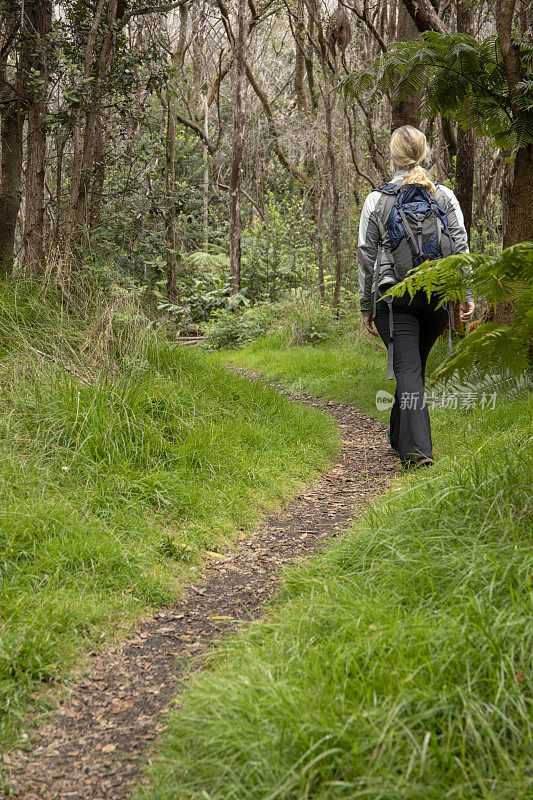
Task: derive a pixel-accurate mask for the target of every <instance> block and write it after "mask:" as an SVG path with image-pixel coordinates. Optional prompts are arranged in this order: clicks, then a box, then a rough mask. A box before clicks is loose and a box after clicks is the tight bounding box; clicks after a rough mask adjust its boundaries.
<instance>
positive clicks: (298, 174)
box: [245, 63, 309, 183]
mask: <svg viewBox="0 0 533 800" xmlns="http://www.w3.org/2000/svg"><path fill="white" fill-rule="evenodd" d="M245 66H246V77H247V78H248V81H249V82H250V86H251V87H252V89H253V90H254V92H255V93H256V95H257V97H258V98H259V100H260V101H261V105H262V106H263V109H264V112H265V114H266V118H267V120H268V127H269V130H270V135H271V136H272V138H273V140H274V145H273V149H274V152H275V154H276V155H277V157H278V159H279V161H280V163H281V164H283V166H284V167H285V168H286V169H287V170H288V171H289V172H290V173H291V175H294V177H295V178H298V180H300V181H303V182H304V183H307V182H308V181H309V177H308V176H307V175H306V174H305V173H304V172H302V170H300V169H298V167H296V166H295V165H294V164H293V163H292V162H291V161H289V159H288V158H287V156H286V155H285V152H284V151H283V149H282V148H281V146H280V144H279V132H278V129H277V126H276V121H275V119H274V113H273V111H272V109H271V107H270V103H269V102H268V97H267V96H266V94H265V92H264V91H263V89H262V88H261V86H260V85H259V83H258V82H257V80H256V77H255V75H254V74H253V72H252V70H251V68H250V65H249V64H248V63H247V64H246V65H245Z"/></svg>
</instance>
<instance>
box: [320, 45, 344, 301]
mask: <svg viewBox="0 0 533 800" xmlns="http://www.w3.org/2000/svg"><path fill="white" fill-rule="evenodd" d="M323 67H324V113H325V117H326V156H327V160H328V163H329V177H330V191H331V243H332V246H333V255H334V258H335V288H334V290H333V306H334V308H337V307H338V305H339V303H340V296H341V286H342V275H343V263H342V236H341V220H340V214H341V211H340V192H339V177H338V171H337V157H336V154H335V143H334V141H333V119H332V110H333V102H332V97H331V82H330V77H329V73H328V65H327V59H324V63H323Z"/></svg>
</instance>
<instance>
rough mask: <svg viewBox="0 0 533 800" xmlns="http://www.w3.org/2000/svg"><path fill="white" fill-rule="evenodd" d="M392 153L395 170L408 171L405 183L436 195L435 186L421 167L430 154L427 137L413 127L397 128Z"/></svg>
mask: <svg viewBox="0 0 533 800" xmlns="http://www.w3.org/2000/svg"><path fill="white" fill-rule="evenodd" d="M390 152H391V158H392V163H393V164H394V167H395V169H404V170H406V174H405V177H404V179H403V183H418V184H420V186H423V187H424V189H427V190H428V191H429V192H431V194H435V192H436V188H435V184H434V183H433V181H432V180H431V178H430V177H429V175H428V174H427V172H426V170H425V169H424V168H423V167H421V166H420V162H421V161H423V160H424V159H425V158H426V156H427V152H428V147H427V141H426V137H425V135H424V134H423V133H422V131H419V130H418V128H414V127H413V126H412V125H402V126H401V127H400V128H396V130H395V131H394V132H393V134H392V136H391V140H390Z"/></svg>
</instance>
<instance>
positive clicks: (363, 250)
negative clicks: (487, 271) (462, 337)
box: [357, 172, 474, 317]
mask: <svg viewBox="0 0 533 800" xmlns="http://www.w3.org/2000/svg"><path fill="white" fill-rule="evenodd" d="M404 175H405V172H397V173H396V175H395V176H394V178H393V179H392V181H391V183H398V184H401V183H402V182H403V177H404ZM384 198H385V195H383V194H382V193H381V192H378V191H373V192H370V194H369V195H368V197H367V198H366V200H365V202H364V205H363V208H362V210H361V219H360V222H359V243H358V248H357V256H358V262H359V296H360V302H361V312H362V314H363V316H365V317H368V316H370V315H371V313H372V279H373V277H374V266H375V263H376V257H377V252H378V245H379V242H380V238H381V240H383V238H384V236H383V233H384V220H383V219H382V217H381V212H382V206H383V199H384ZM437 201H438V203H439V205H440V206H441V207H442V209H443V210H444V211H445V212H446V216H447V217H448V228H449V230H450V234H451V237H452V239H453V244H454V249H455V252H456V253H468V252H469V250H468V237H467V235H466V230H465V225H464V217H463V212H462V211H461V207H460V205H459V202H458V200H457V198H456V196H455V194H454V193H453V192H452V190H451V189H448V187H447V186H441V185H439V186H437ZM380 230H381V237H380ZM383 244H384V246H385V248H386V247H387V242H386V241H384V242H383ZM469 271H470V270H469V269H464V270H463V274H468V272H469ZM473 299H474V298H473V295H472V292H471V291H470V289H469V288H467V290H466V300H473Z"/></svg>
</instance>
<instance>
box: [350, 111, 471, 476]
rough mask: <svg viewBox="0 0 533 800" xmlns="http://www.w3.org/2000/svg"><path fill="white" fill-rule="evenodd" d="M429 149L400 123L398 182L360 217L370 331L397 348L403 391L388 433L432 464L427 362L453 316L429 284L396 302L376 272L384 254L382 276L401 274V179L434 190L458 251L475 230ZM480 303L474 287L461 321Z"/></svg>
mask: <svg viewBox="0 0 533 800" xmlns="http://www.w3.org/2000/svg"><path fill="white" fill-rule="evenodd" d="M427 152H428V151H427V143H426V137H425V136H424V134H423V133H422V131H419V130H418V129H417V128H413V127H412V126H411V125H404V126H402V127H401V128H397V129H396V130H395V131H394V133H393V134H392V137H391V141H390V153H391V159H392V164H393V167H394V169H395V171H396V174H395V175H394V177H393V179H392V181H391V183H390V184H387V186H386V187H382V189H383V190H385V191H382V190H375V191H373V192H371V193H370V194H369V195H368V197H367V198H366V200H365V203H364V205H363V209H362V212H361V221H360V225H359V247H358V257H359V290H360V295H361V312H362V314H363V322H364V324H365V327H366V329H367V331H368V332H369V333H370V334H372V336H378V335H379V336H380V337H381V338H382V340H383V342H384V343H385V345H386V346H387V347H388V348H389V354H390V360H391V367H390V372H391V374H390V376H389V377H392V371H394V376H395V378H396V393H395V396H394V403H393V406H392V410H391V416H390V427H389V430H388V432H387V438H388V440H389V443H390V445H391V447H393V448H394V449H395V450H397V451H398V453H399V455H400V458H401V461H402V464H403V465H404V466H406V467H421V466H428V465H430V464H432V463H433V452H432V445H431V429H430V423H429V411H428V408H427V404H426V402H425V397H424V381H425V369H426V361H427V357H428V355H429V352H430V350H431V348H432V347H433V345H434V343H435V341H436V340H437V338H438V337H439V336H440V335H441V333H443V331H444V330H445V328H446V325H447V324H448V320H449V317H448V311H447V310H446V308H445V307H444V306H442V307H441V308H437V307H436V306H437V305H438V302H439V298H438V297H436V296H435V295H431V298H430V300H429V301H428V299H427V295H426V293H425V292H424V291H422V290H419V291H418V292H416V293H415V295H414V296H413V297H412V298H410V297H409V295H408V294H407V293H406V294H404V295H403V296H402V297H394V298H393V299H392V302H391V300H390V298H389V300H388V302H386V301H385V300H381V299H380V295H381V294H383V292H384V290H385V289H384V287H383V286H381V291H380V290H379V289H378V288H377V284H378V280H377V279H376V280H374V278H375V274H376V271H375V270H376V262H377V264H378V277H379V275H381V274H384V275H385V276H387V277H388V284H389V285H390V284H391V283H395V282H397V280H398V276H397V275H396V274H395V271H394V270H393V259H392V254H391V251H392V249H393V248H392V246H391V243H390V241H389V238H388V233H387V231H388V230H389V229H388V228H387V221H388V218H389V214H390V212H391V209H392V207H393V205H394V204H395V202H397V200H396V198H397V194H396V193H397V191H398V188H397V187H399V186H401V185H403V184H410V185H411V184H416V185H417V186H419V187H420V186H421V187H423V189H426V190H427V191H428V192H429V193H430V194H429V198H428V203H429V204H430V205H431V201H432V199H434V200H435V201H436V203H437V204H438V207H440V209H442V210H443V211H444V212H445V215H446V216H445V218H444V230H446V235H447V236H449V238H448V241H450V240H451V248H453V252H455V253H467V252H468V238H467V234H466V230H465V227H464V219H463V214H462V211H461V208H460V206H459V203H458V201H457V198H456V197H455V195H454V193H453V192H452V191H451V189H448V188H447V187H445V186H442V185H440V184H438V185H437V186H436V185H435V184H434V183H433V182H432V181H431V179H430V177H429V175H428V174H427V172H426V170H425V169H423V167H422V166H421V163H422V162H423V161H424V159H425V158H426V156H427ZM415 191H416V189H415ZM391 197H392V199H391ZM426 197H427V195H426ZM433 207H434V208H437V206H433ZM405 238H406V239H407V238H408V237H407V236H406V237H405ZM411 239H412V241H413V242H415V245H416V241H415V237H413V236H411ZM409 244H410V243H409ZM408 252H409V251H408ZM419 252H420V249H419ZM378 253H379V257H378ZM383 262H384V263H383ZM386 283H387V279H386V280H385V284H386ZM374 284H375V285H374ZM389 306H390V311H389ZM474 307H475V306H474V302H473V297H472V294H471V292H469V291H467V292H466V299H465V303H464V304H463V305H461V306H460V311H459V316H460V319H461V322H468V321H469V320H471V319H472V316H473V314H474ZM391 331H392V336H391Z"/></svg>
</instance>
